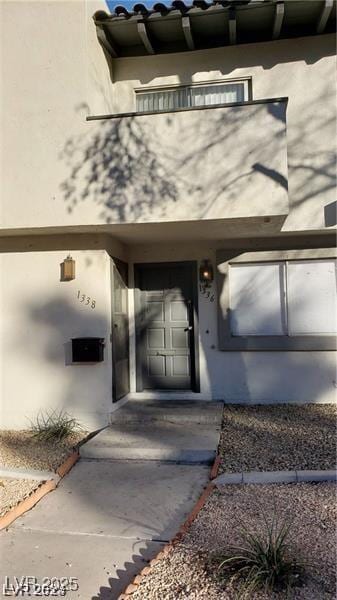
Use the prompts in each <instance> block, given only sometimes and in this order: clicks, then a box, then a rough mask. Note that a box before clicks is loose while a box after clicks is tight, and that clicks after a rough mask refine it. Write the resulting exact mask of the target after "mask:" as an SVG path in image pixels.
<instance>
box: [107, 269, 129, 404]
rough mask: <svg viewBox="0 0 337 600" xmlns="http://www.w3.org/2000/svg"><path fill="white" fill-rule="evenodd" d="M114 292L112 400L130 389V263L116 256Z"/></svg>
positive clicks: (119, 397)
mask: <svg viewBox="0 0 337 600" xmlns="http://www.w3.org/2000/svg"><path fill="white" fill-rule="evenodd" d="M111 280H112V294H111V310H112V335H111V342H112V401H113V402H117V400H121V398H123V397H124V396H125V395H126V394H128V393H129V391H130V375H129V308H128V265H127V264H126V263H124V262H122V261H121V260H118V259H116V258H114V259H113V261H112V267H111Z"/></svg>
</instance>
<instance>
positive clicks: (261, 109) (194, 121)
mask: <svg viewBox="0 0 337 600" xmlns="http://www.w3.org/2000/svg"><path fill="white" fill-rule="evenodd" d="M286 109H287V98H272V99H267V100H257V101H251V102H244V103H235V104H228V105H214V106H209V107H197V108H189V109H180V110H172V111H170V112H165V111H162V112H161V111H157V112H155V113H128V114H115V115H105V116H104V115H103V116H101V117H88V120H90V121H91V122H92V126H93V127H97V119H99V120H102V121H103V123H101V125H100V126H101V127H102V128H103V129H102V131H103V133H104V135H103V137H104V139H106V144H105V149H106V153H107V154H108V155H109V156H110V161H109V163H108V167H109V169H108V177H107V181H105V179H104V180H103V179H102V181H105V183H104V186H102V185H101V187H103V188H104V190H105V191H104V194H105V195H104V197H102V201H101V204H102V205H103V204H105V205H106V206H107V207H108V208H109V211H108V212H109V222H110V223H111V224H113V223H116V222H120V223H121V222H124V223H135V222H138V223H140V222H142V223H152V222H166V223H167V222H170V221H172V222H179V221H183V222H188V221H195V222H200V223H202V222H204V226H206V222H207V223H208V222H209V221H214V220H217V219H219V220H223V219H225V220H226V221H228V223H229V222H230V221H231V222H232V223H234V222H236V223H237V224H239V223H240V221H241V220H242V224H243V223H244V222H246V221H247V223H248V221H249V220H250V219H258V220H259V219H260V220H262V222H263V220H264V219H265V220H267V221H266V222H271V221H273V222H274V221H275V222H277V223H278V224H279V223H280V222H283V221H284V219H285V218H286V216H287V215H288V213H289V201H288V170H287V138H286ZM97 193H99V194H100V193H101V192H100V190H98V192H97ZM251 223H253V221H251ZM207 226H208V225H207Z"/></svg>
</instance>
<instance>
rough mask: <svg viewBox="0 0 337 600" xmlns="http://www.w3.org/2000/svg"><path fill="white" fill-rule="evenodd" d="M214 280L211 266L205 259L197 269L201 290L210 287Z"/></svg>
mask: <svg viewBox="0 0 337 600" xmlns="http://www.w3.org/2000/svg"><path fill="white" fill-rule="evenodd" d="M213 279H214V273H213V266H212V263H211V262H210V260H208V258H205V259H204V260H203V261H202V262H201V264H200V269H199V281H200V284H201V286H202V287H203V289H205V288H208V287H210V286H211V283H212V281H213Z"/></svg>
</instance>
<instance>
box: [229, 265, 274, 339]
mask: <svg viewBox="0 0 337 600" xmlns="http://www.w3.org/2000/svg"><path fill="white" fill-rule="evenodd" d="M229 273H230V275H229V290H230V324H231V333H232V335H264V336H265V335H285V333H286V310H285V298H284V265H283V264H282V263H281V262H280V263H278V262H277V263H260V264H237V265H231V266H230V271H229Z"/></svg>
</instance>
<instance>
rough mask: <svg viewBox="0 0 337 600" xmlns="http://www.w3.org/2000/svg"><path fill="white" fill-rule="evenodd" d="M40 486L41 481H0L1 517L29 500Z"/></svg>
mask: <svg viewBox="0 0 337 600" xmlns="http://www.w3.org/2000/svg"><path fill="white" fill-rule="evenodd" d="M39 485H41V481H35V480H34V481H33V480H32V479H0V517H2V516H3V515H4V514H6V512H8V511H9V510H10V509H11V508H14V506H16V505H17V504H18V503H19V502H21V500H24V498H27V496H29V494H31V493H32V492H33V491H34V490H36V488H38V487H39Z"/></svg>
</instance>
